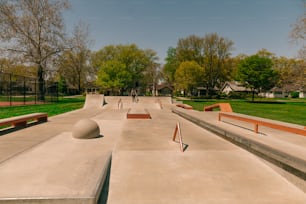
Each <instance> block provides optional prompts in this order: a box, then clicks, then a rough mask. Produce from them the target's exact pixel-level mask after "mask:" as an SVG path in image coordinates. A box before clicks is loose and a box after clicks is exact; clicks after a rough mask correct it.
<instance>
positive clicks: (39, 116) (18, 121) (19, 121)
mask: <svg viewBox="0 0 306 204" xmlns="http://www.w3.org/2000/svg"><path fill="white" fill-rule="evenodd" d="M33 120H35V121H36V122H47V120H48V114H47V113H31V114H27V115H21V116H15V117H10V118H5V119H0V126H6V125H11V126H13V127H25V126H27V124H28V122H29V121H33Z"/></svg>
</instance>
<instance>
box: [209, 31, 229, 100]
mask: <svg viewBox="0 0 306 204" xmlns="http://www.w3.org/2000/svg"><path fill="white" fill-rule="evenodd" d="M233 44H234V43H233V41H231V40H228V39H226V38H223V37H220V36H219V35H218V34H217V33H212V34H207V35H205V37H204V65H203V66H204V68H205V79H206V89H207V91H206V95H208V94H209V91H210V90H213V89H214V88H215V87H216V86H218V87H220V85H221V84H223V82H225V81H227V80H228V76H230V73H231V71H232V66H231V60H230V55H231V50H232V49H233Z"/></svg>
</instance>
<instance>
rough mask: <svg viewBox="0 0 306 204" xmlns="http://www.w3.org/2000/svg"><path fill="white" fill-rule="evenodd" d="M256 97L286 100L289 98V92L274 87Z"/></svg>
mask: <svg viewBox="0 0 306 204" xmlns="http://www.w3.org/2000/svg"><path fill="white" fill-rule="evenodd" d="M258 95H259V96H261V97H265V98H286V97H288V96H289V92H288V91H284V90H283V89H281V88H278V87H274V88H272V89H270V90H269V91H267V92H262V93H259V94H258Z"/></svg>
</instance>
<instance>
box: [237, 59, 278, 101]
mask: <svg viewBox="0 0 306 204" xmlns="http://www.w3.org/2000/svg"><path fill="white" fill-rule="evenodd" d="M272 65H273V63H272V60H271V59H270V58H267V57H261V56H259V55H252V56H249V57H247V58H245V59H244V60H242V61H241V62H240V63H239V65H238V78H239V79H240V81H241V82H242V83H243V84H244V85H245V86H246V87H249V88H251V89H252V91H253V97H252V100H254V93H255V90H257V91H266V90H269V89H271V88H272V87H273V86H275V84H276V82H277V76H278V75H277V72H276V71H275V70H273V69H272Z"/></svg>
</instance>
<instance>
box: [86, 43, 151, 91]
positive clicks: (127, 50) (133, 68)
mask: <svg viewBox="0 0 306 204" xmlns="http://www.w3.org/2000/svg"><path fill="white" fill-rule="evenodd" d="M155 60H157V57H156V53H155V52H153V51H152V50H142V49H139V48H138V47H137V46H136V45H135V44H131V45H116V46H115V45H109V46H106V47H104V48H103V49H101V50H99V51H97V52H95V53H94V54H93V57H92V63H93V66H94V67H97V68H98V69H99V70H100V69H104V64H105V63H107V62H109V61H117V62H119V63H121V64H123V65H124V67H125V69H126V70H127V72H128V73H129V75H130V77H129V79H130V80H123V81H124V82H125V83H126V84H125V85H124V86H123V90H122V91H121V93H123V92H124V91H127V89H131V88H137V89H140V88H142V87H146V86H147V85H148V84H147V83H146V77H144V76H145V74H148V73H149V70H150V69H152V67H155V65H154V63H156V62H155ZM153 65H154V66H153ZM101 80H102V79H101V78H99V77H98V79H97V81H101ZM151 83H152V82H151ZM118 88H119V87H118Z"/></svg>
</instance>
